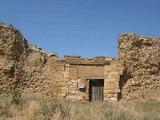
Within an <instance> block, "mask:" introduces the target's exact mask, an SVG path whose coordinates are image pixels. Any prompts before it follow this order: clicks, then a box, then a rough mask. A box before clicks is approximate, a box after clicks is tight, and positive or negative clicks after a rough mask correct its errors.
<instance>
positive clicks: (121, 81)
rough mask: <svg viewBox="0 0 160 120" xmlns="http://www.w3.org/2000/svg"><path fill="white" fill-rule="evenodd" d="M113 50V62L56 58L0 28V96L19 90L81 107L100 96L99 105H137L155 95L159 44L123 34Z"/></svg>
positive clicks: (13, 31)
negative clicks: (74, 102) (131, 102)
mask: <svg viewBox="0 0 160 120" xmlns="http://www.w3.org/2000/svg"><path fill="white" fill-rule="evenodd" d="M53 46H54V45H53ZM118 49H119V55H118V56H117V57H115V58H111V57H103V56H100V57H95V58H81V57H80V56H64V57H63V58H60V57H58V55H57V54H55V53H48V52H45V51H44V50H43V49H41V48H38V47H37V46H35V45H31V44H29V43H28V42H27V40H26V39H25V38H24V37H23V36H22V34H21V33H20V32H19V31H18V30H17V29H16V28H14V27H13V26H11V25H6V24H0V93H1V94H3V93H10V92H13V91H15V90H18V91H20V92H21V93H23V94H43V95H46V96H48V97H56V98H64V99H69V100H82V101H89V100H90V98H92V97H93V98H94V97H100V95H102V96H101V97H102V98H103V100H104V101H118V100H138V99H145V98H147V97H148V96H150V97H151V95H153V94H152V92H151V91H154V93H155V91H156V92H157V93H159V90H160V39H159V38H151V37H142V36H139V35H137V34H134V33H123V34H122V35H121V36H120V38H119V48H118ZM94 80H97V81H96V82H97V84H96V85H95V84H93V83H92V82H94ZM98 81H103V82H101V83H98ZM102 83H103V84H102ZM92 85H93V86H92ZM91 91H92V92H91ZM96 91H97V92H96ZM100 92H101V93H102V94H101V93H100ZM92 95H93V96H92ZM97 95H98V96H97ZM90 96H91V97H90ZM154 97H157V96H154ZM158 97H159V96H158ZM96 99H98V98H96Z"/></svg>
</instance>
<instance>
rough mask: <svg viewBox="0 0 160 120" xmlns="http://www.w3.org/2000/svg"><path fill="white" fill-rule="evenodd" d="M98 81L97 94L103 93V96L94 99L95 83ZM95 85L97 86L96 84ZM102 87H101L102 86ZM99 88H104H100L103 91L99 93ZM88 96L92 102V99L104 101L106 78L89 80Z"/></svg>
mask: <svg viewBox="0 0 160 120" xmlns="http://www.w3.org/2000/svg"><path fill="white" fill-rule="evenodd" d="M96 82H97V85H96V87H97V88H96V90H97V91H96V92H97V93H96V94H101V95H102V96H101V97H102V98H101V99H100V97H99V98H98V99H96V100H92V98H93V85H95V83H96ZM94 87H95V86H94ZM100 87H101V88H100ZM99 89H102V90H100V91H101V92H102V93H99V92H100V91H98V90H99ZM88 93H89V94H88V96H89V101H90V102H92V101H103V100H104V79H90V80H89V92H88Z"/></svg>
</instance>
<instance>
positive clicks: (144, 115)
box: [0, 92, 160, 120]
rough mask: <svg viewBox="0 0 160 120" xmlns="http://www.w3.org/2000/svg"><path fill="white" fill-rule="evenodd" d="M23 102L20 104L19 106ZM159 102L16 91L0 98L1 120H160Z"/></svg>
mask: <svg viewBox="0 0 160 120" xmlns="http://www.w3.org/2000/svg"><path fill="white" fill-rule="evenodd" d="M24 99H25V100H24ZM10 100H11V101H12V102H9V101H10ZM22 103H23V104H22ZM17 106H22V107H21V109H19V108H18V107H17ZM159 113H160V101H156V100H147V101H137V102H115V103H108V102H93V103H91V102H80V101H74V102H73V101H67V100H56V99H49V98H45V97H43V96H38V97H35V96H34V97H28V96H27V97H26V96H25V97H24V96H22V95H21V94H20V93H17V92H15V93H14V94H12V96H11V98H10V97H9V96H5V97H2V98H1V97H0V119H9V118H10V119H16V118H20V119H23V120H160V114H159Z"/></svg>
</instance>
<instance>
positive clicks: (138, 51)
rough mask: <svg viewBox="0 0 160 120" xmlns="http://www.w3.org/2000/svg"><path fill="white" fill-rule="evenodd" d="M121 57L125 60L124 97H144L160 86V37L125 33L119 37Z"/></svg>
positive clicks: (131, 98)
mask: <svg viewBox="0 0 160 120" xmlns="http://www.w3.org/2000/svg"><path fill="white" fill-rule="evenodd" d="M119 58H120V59H122V60H123V61H124V68H125V69H124V75H123V76H121V89H122V98H123V99H126V100H133V99H140V98H143V99H144V96H143V94H146V92H149V91H150V90H151V89H157V88H159V87H160V85H159V83H160V79H159V78H160V38H152V37H142V36H139V35H137V34H134V33H124V34H122V35H121V36H120V38H119Z"/></svg>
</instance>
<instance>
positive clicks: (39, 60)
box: [0, 24, 63, 96]
mask: <svg viewBox="0 0 160 120" xmlns="http://www.w3.org/2000/svg"><path fill="white" fill-rule="evenodd" d="M57 59H58V58H57V57H56V56H55V55H54V54H48V53H45V52H44V51H42V50H41V49H39V48H37V47H33V46H30V45H29V44H28V43H27V41H26V39H25V38H24V37H23V36H22V35H21V33H20V32H19V31H18V30H17V29H15V28H14V27H13V26H10V25H5V24H0V93H8V92H13V91H15V90H18V91H21V92H23V93H32V94H33V93H40V94H45V95H48V96H54V95H55V94H56V92H57V91H56V90H58V89H56V90H53V89H54V87H53V86H55V87H56V86H58V85H57V84H55V85H53V84H54V83H56V82H53V81H56V80H55V79H58V76H56V77H54V76H53V75H56V73H58V71H60V70H59V69H61V68H60V67H57V68H56V69H55V66H57V64H59V63H58V62H57ZM52 63H54V64H52ZM54 73H55V74H54ZM62 76H63V75H62ZM51 83H52V84H51ZM58 87H59V86H58Z"/></svg>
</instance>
